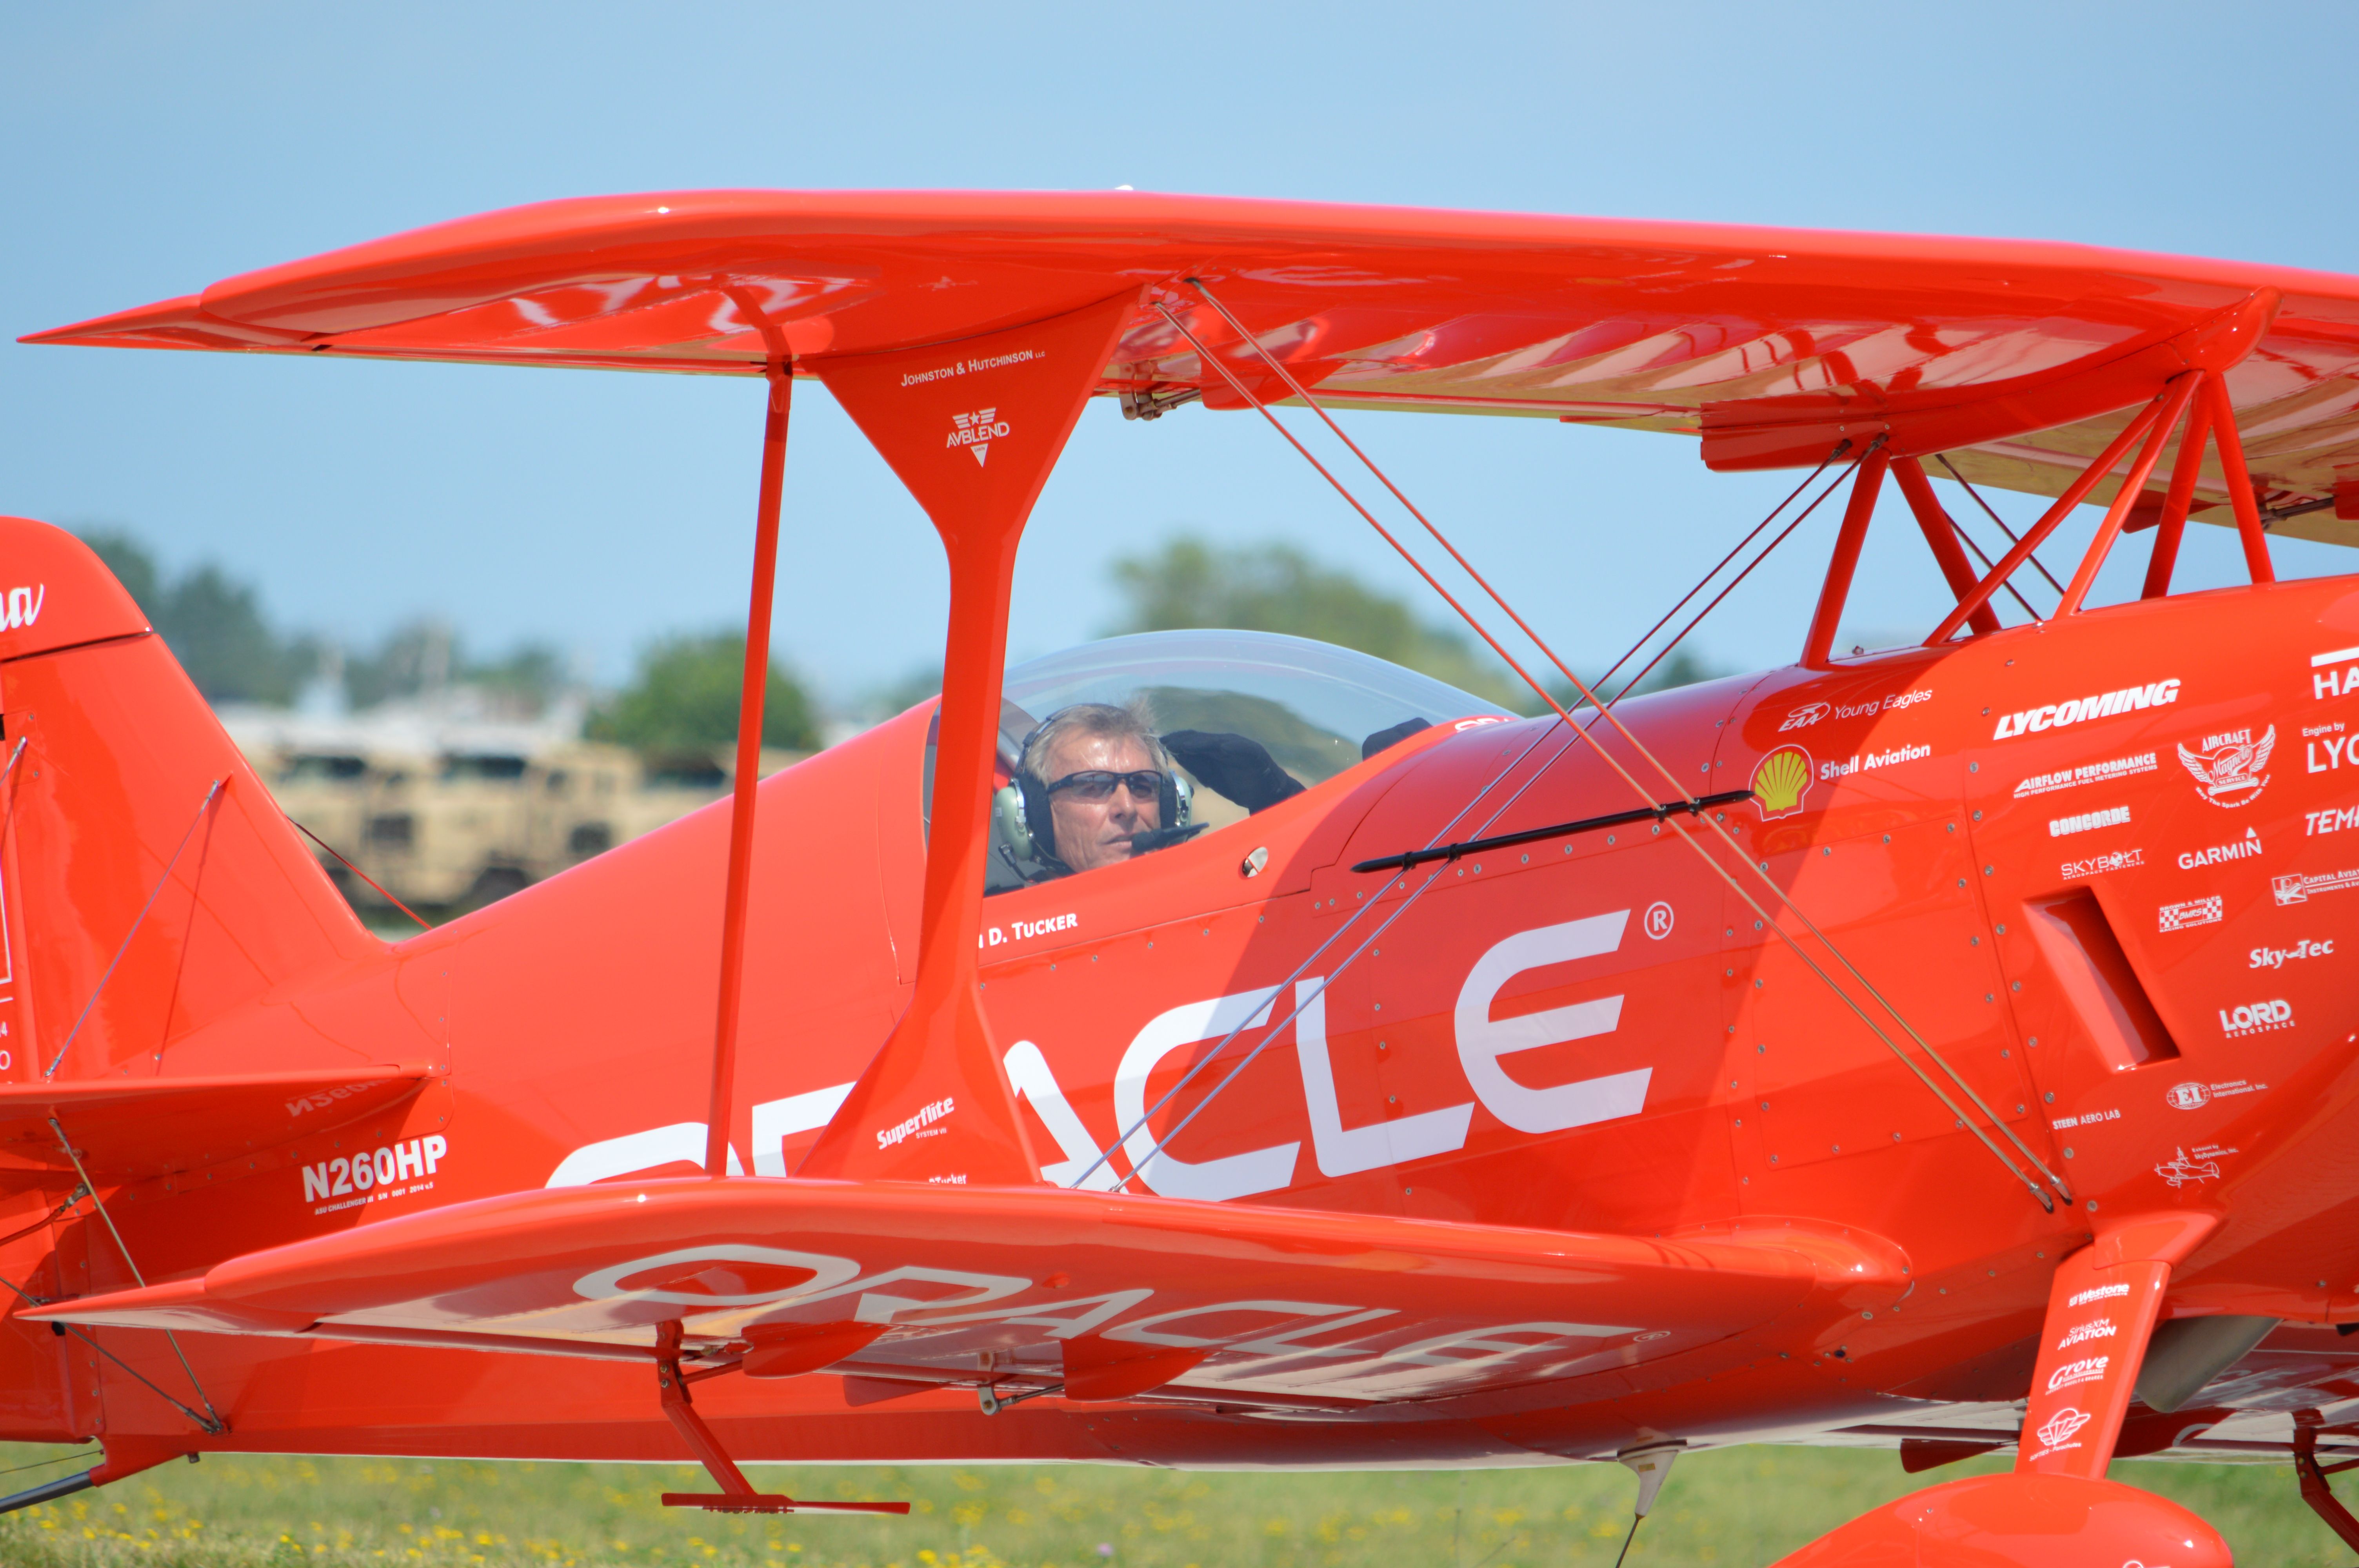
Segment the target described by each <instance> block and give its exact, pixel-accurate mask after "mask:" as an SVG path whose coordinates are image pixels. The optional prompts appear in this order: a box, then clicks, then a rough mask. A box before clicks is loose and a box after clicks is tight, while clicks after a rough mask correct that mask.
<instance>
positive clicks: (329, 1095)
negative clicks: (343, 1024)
mask: <svg viewBox="0 0 2359 1568" xmlns="http://www.w3.org/2000/svg"><path fill="white" fill-rule="evenodd" d="M5 1033H7V1031H6V1030H5V1028H0V1034H5ZM384 1082H385V1080H384V1079H383V1078H375V1079H372V1080H371V1081H370V1082H368V1083H365V1084H338V1085H337V1086H336V1087H334V1088H332V1089H321V1090H318V1091H317V1092H315V1093H312V1094H308V1095H304V1096H303V1097H301V1098H299V1099H290V1100H288V1102H287V1114H288V1116H294V1117H300V1116H308V1115H310V1113H311V1112H312V1111H315V1110H325V1109H327V1108H329V1107H330V1106H332V1105H333V1104H335V1103H336V1102H337V1101H338V1100H340V1099H347V1098H351V1097H352V1096H353V1095H358V1094H366V1093H367V1092H368V1091H369V1090H371V1089H373V1088H375V1087H379V1086H380V1085H382V1084H383V1083H384Z"/></svg>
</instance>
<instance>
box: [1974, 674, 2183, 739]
mask: <svg viewBox="0 0 2359 1568" xmlns="http://www.w3.org/2000/svg"><path fill="white" fill-rule="evenodd" d="M2178 700H2179V679H2178V677H2177V676H2172V677H2171V678H2170V679H2169V680H2158V681H2156V682H2154V683H2153V684H2152V685H2150V686H2125V687H2122V689H2121V690H2119V691H2109V692H2105V693H2104V694H2103V695H2101V696H2097V697H2073V698H2071V700H2070V701H2066V702H2051V703H2049V705H2048V706H2047V707H2045V708H2025V709H2024V710H2023V711H2022V712H2020V713H2005V714H2001V715H2000V716H1999V721H1998V728H1997V729H1995V730H1993V731H1992V732H1991V739H1992V740H1994V741H2011V740H2013V739H2014V738H2015V737H2017V735H2036V734H2038V733H2039V731H2041V730H2061V729H2063V728H2064V727H2065V726H2066V725H2068V724H2081V723H2084V722H2086V721H2087V720H2089V719H2111V718H2112V717H2114V715H2115V714H2117V713H2134V712H2136V711H2137V710H2138V709H2140V708H2162V707H2167V706H2168V705H2169V704H2171V703H2174V702H2177V701H2178Z"/></svg>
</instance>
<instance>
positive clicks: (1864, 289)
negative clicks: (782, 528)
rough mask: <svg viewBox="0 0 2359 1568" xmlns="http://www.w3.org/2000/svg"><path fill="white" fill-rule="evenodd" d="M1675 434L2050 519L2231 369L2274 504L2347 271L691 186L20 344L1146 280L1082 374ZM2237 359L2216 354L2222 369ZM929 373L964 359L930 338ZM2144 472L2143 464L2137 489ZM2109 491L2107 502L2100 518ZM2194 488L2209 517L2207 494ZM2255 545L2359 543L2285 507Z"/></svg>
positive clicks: (308, 339) (2324, 379) (2312, 470)
mask: <svg viewBox="0 0 2359 1568" xmlns="http://www.w3.org/2000/svg"><path fill="white" fill-rule="evenodd" d="M1191 280H1201V282H1202V283H1204V284H1206V285H1208V286H1209V287H1211V288H1212V290H1214V291H1215V292H1216V293H1217V295H1218V296H1219V297H1220V299H1221V301H1222V302H1223V304H1225V305H1226V306H1227V307H1228V308H1230V309H1231V310H1232V311H1234V313H1235V314H1236V316H1237V317H1238V319H1240V320H1242V321H1243V322H1244V323H1245V326H1246V328H1247V329H1248V330H1250V331H1251V332H1252V333H1253V334H1254V336H1255V338H1256V340H1258V341H1259V342H1260V343H1261V344H1262V346H1263V347H1264V348H1266V350H1267V351H1269V352H1270V353H1271V354H1273V355H1274V356H1276V357H1277V358H1279V359H1281V360H1283V361H1284V362H1287V364H1288V367H1289V368H1290V370H1291V372H1292V373H1294V374H1295V375H1296V376H1297V377H1298V378H1299V380H1301V381H1303V382H1304V383H1306V384H1314V385H1315V386H1316V387H1317V389H1318V391H1319V392H1320V394H1321V395H1322V396H1325V397H1331V398H1333V399H1335V400H1336V401H1338V402H1339V403H1343V404H1349V405H1364V406H1375V407H1386V408H1401V409H1419V408H1425V409H1446V410H1452V411H1459V412H1491V413H1501V414H1519V415H1532V416H1547V417H1556V418H1562V419H1568V420H1576V421H1581V422H1583V423H1597V424H1612V425H1621V426H1625V427H1633V428H1642V429H1657V430H1675V431H1685V432H1688V433H1690V434H1700V435H1701V437H1702V438H1703V446H1704V456H1705V459H1706V460H1707V461H1709V462H1712V464H1713V465H1714V466H1718V467H1749V466H1765V465H1777V464H1782V463H1797V462H1799V463H1810V462H1816V461H1818V460H1820V459H1821V458H1822V457H1824V456H1825V455H1826V454H1827V452H1828V451H1829V449H1831V448H1832V445H1833V444H1834V442H1835V441H1836V440H1837V439H1838V438H1840V437H1843V436H1846V435H1847V436H1849V437H1851V438H1853V439H1854V443H1855V444H1856V443H1857V442H1859V441H1864V439H1865V438H1867V437H1868V436H1870V435H1872V434H1875V433H1877V432H1882V433H1884V434H1886V436H1887V438H1889V440H1890V441H1891V443H1892V449H1894V450H1896V451H1902V452H1908V453H1919V454H1922V453H1932V452H1948V453H1950V454H1951V456H1952V460H1953V461H1954V462H1955V463H1956V464H1957V466H1958V467H1959V469H1960V470H1962V471H1963V472H1964V473H1966V474H1967V475H1968V476H1969V477H1971V478H1974V479H1978V480H1983V481H1988V482H1990V483H1994V484H1997V485H2002V486H2006V487H2009V488H2013V489H2017V490H2024V491H2030V492H2038V493H2044V494H2055V493H2058V492H2060V491H2061V490H2062V489H2063V488H2064V486H2065V485H2066V484H2067V483H2069V482H2070V481H2071V479H2072V478H2073V477H2074V476H2076V475H2077V474H2078V472H2079V470H2081V469H2082V467H2083V466H2084V465H2085V464H2086V462H2087V461H2088V460H2089V459H2090V458H2091V457H2093V456H2094V455H2095V454H2096V453H2097V452H2098V451H2099V450H2100V449H2102V448H2103V447H2104V444H2105V442H2106V441H2107V440H2108V439H2109V438H2111V437H2112V436H2113V435H2114V433H2115V432H2117V431H2118V430H2119V429H2120V427H2121V424H2122V418H2121V416H2120V415H2119V413H2118V411H2121V410H2125V409H2126V408H2127V407H2128V406H2131V405H2135V404H2138V403H2142V402H2144V401H2145V400H2146V399H2147V397H2148V396H2150V395H2152V394H2153V393H2154V391H2155V390H2156V389H2157V388H2158V387H2159V386H2160V384H2162V382H2163V381H2164V380H2166V379H2167V378H2168V377H2169V376H2170V375H2171V374H2174V373H2177V372H2178V371H2180V370H2181V369H2184V368H2185V367H2186V366H2187V365H2189V364H2190V363H2193V362H2209V361H2208V359H2207V355H2209V354H2210V353H2211V352H2212V351H2213V350H2214V349H2216V347H2217V340H2218V339H2219V338H2220V335H2221V334H2223V333H2227V334H2231V335H2234V334H2240V333H2241V334H2245V337H2244V338H2243V339H2240V343H2241V341H2248V340H2249V336H2250V333H2251V332H2252V331H2253V330H2257V329H2265V335H2263V336H2262V338H2261V341H2259V344H2258V346H2257V348H2256V349H2255V350H2254V351H2252V352H2251V353H2250V354H2249V355H2248V356H2246V357H2245V358H2243V359H2242V361H2241V362H2238V363H2237V364H2236V365H2235V368H2234V370H2233V371H2232V372H2231V373H2230V374H2229V387H2230V393H2231V396H2232V398H2233V400H2234V403H2235V405H2236V407H2237V410H2238V423H2239V426H2240V427H2241V428H2242V429H2243V431H2244V434H2245V452H2246V455H2247V457H2248V459H2249V460H2250V464H2251V468H2252V470H2253V473H2254V475H2255V477H2256V479H2258V480H2260V481H2262V483H2263V485H2264V487H2265V489H2266V490H2267V492H2269V499H2270V500H2271V501H2272V502H2273V503H2284V502H2290V501H2293V500H2297V499H2308V498H2322V497H2325V496H2327V495H2329V494H2331V493H2332V491H2333V487H2334V484H2335V482H2336V470H2338V468H2343V467H2349V466H2351V465H2354V464H2359V281H2355V280H2354V279H2352V278H2349V277H2345V276H2338V275H2334V274H2327V273H2314V272H2305V271H2299V270H2296V269H2291V268H2284V267H2270V266H2262V265H2253V264H2248V263H2230V262H2215V261H2201V260H2190V259H2187V258H2181V257H2172V256H2162V255H2154V254H2143V253H2136V252H2124V251H2108V250H2101V249H2097V248H2095V247H2092V246H2084V245H2068V244H2050V243H2031V242H2023V241H1999V240H1965V239H1933V238H1919V237H1913V236H1895V235H1882V234H1856V233H1835V232H1822V231H1807V230H1788V229H1764V228H1748V227H1738V226H1733V225H1714V224H1701V223H1660V222H1627V221H1617V220H1607V219H1595V218H1557V217H1534V216H1526V215H1516V214H1498V213H1478V212H1449V211H1424V210H1415V209H1400V208H1376V207H1351V206H1332V205H1324V204H1316V203H1308V202H1277V201H1245V200H1224V199H1213V198H1201V197H1180V196H1159V195H1151V194H1146V193H1140V192H1098V193H1073V194H1062V195H1059V194H1039V193H1026V194H1004V193H990V192H967V193H940V192H917V193H911V192H886V193H875V194H868V193H806V192H791V191H756V190H724V191H691V192H680V193H669V194H664V193H659V194H654V195H647V196H624V197H598V198H589V199H583V200H570V201H553V202H546V203H542V204H539V205H537V206H530V207H520V208H515V209H512V210H509V211H501V212H492V213H486V214H484V215H482V216H479V217H474V218H468V219H463V220H461V221H459V222H451V223H443V224H439V225H436V226H434V227H431V228H427V229H420V230H417V231H414V232H410V233H406V234H397V235H395V236H392V237H390V238H387V239H384V240H379V241H375V242H372V243H367V244H363V245H356V246H353V247H352V248H350V249H348V250H342V251H335V252H331V253H329V254H324V255H321V256H316V257H312V258H310V259H309V260H305V261H299V262H293V263H289V264H287V265H280V266H276V267H270V268H266V269H265V270H263V271H260V272H255V273H249V274H246V275H245V276H240V277H233V278H229V279H226V280H224V281H223V282H220V283H216V284H214V285H213V286H212V287H210V288H208V289H206V290H205V291H204V292H203V293H202V294H201V295H192V296H189V297H183V298H179V299H173V300H167V301H164V302H162V303H159V304H157V305H152V306H147V307H145V308H140V309H136V310H130V311H125V312H122V313H120V314H117V315H114V316H108V317H103V318H100V319H95V320H91V321H85V322H82V323H81V324H79V325H76V326H72V327H66V328H61V329H59V330H55V331H51V332H45V333H39V334H36V335H35V336H34V337H32V338H30V339H27V341H37V342H78V343H100V344H114V345H118V346H131V347H147V348H204V349H229V350H240V351H263V352H280V353H320V352H331V351H332V352H335V353H339V354H348V355H349V354H358V355H364V356H381V357H393V358H408V359H440V360H480V361H499V362H512V363H535V364H558V365H598V366H607V367H619V368H634V369H644V370H671V371H724V372H725V371H735V372H751V371H754V370H756V369H757V368H758V366H759V365H760V364H761V362H763V361H764V360H765V359H766V357H769V356H773V355H776V354H778V353H784V352H791V353H792V354H793V355H794V356H795V357H796V358H797V359H798V360H799V361H803V362H807V361H810V360H811V359H813V358H823V357H827V356H832V355H838V354H854V353H863V352H870V351H882V350H886V349H897V348H907V347H910V346H913V345H919V344H925V343H942V344H945V345H949V344H951V343H953V342H955V341H958V340H961V339H964V338H969V337H973V336H976V335H979V334H982V333H984V332H988V331H992V330H997V329H1000V328H1005V327H1009V326H1014V325H1017V324H1020V323H1023V322H1027V321H1036V320H1041V319H1047V318H1049V317H1051V316H1055V315H1059V314H1061V313H1063V312H1066V311H1070V310H1073V309H1076V308H1080V307H1082V306H1084V305H1087V304H1090V303H1093V302H1094V301H1098V300H1103V299H1107V298H1110V297H1114V296H1116V295H1121V294H1125V293H1133V292H1135V291H1136V290H1138V289H1139V287H1140V286H1141V285H1147V286H1150V287H1151V288H1152V289H1154V290H1155V291H1156V293H1157V295H1158V297H1161V298H1163V299H1165V300H1167V301H1168V302H1169V304H1170V305H1171V306H1172V308H1174V309H1175V310H1177V311H1178V312H1180V314H1181V316H1182V317H1183V319H1188V320H1189V322H1190V329H1191V330H1193V331H1195V332H1196V334H1197V336H1198V337H1199V338H1200V339H1201V340H1203V341H1206V342H1207V343H1208V344H1209V345H1210V348H1211V351H1212V356H1213V357H1215V358H1218V359H1221V360H1223V361H1224V362H1226V364H1227V366H1228V372H1229V373H1228V374H1223V373H1222V372H1221V371H1220V370H1219V369H1218V368H1217V367H1215V366H1213V365H1211V364H1207V363H1205V362H1201V361H1200V360H1199V358H1198V357H1197V355H1196V353H1195V352H1194V351H1193V350H1191V349H1190V346H1189V344H1188V343H1187V341H1185V340H1184V339H1182V338H1181V337H1180V335H1179V334H1178V333H1176V332H1175V331H1174V330H1172V329H1171V327H1170V325H1169V323H1168V322H1167V321H1166V320H1165V319H1164V318H1163V317H1162V316H1160V315H1159V314H1157V313H1155V312H1154V311H1153V310H1152V309H1151V308H1148V307H1147V306H1146V305H1144V304H1143V305H1142V306H1141V307H1140V308H1138V309H1137V310H1136V313H1135V314H1134V316H1133V319H1132V322H1131V325H1130V327H1129V328H1128V330H1126V331H1125V333H1124V334H1123V336H1122V338H1121V340H1120V341H1119V344H1118V346H1117V348H1116V351H1115V352H1114V356H1113V358H1112V360H1111V362H1109V363H1108V364H1107V365H1106V366H1105V368H1104V373H1103V378H1102V381H1101V384H1100V390H1101V391H1104V392H1123V393H1131V394H1152V395H1157V396H1158V397H1163V396H1172V395H1179V396H1184V395H1194V394H1196V393H1201V395H1202V396H1203V397H1204V399H1205V401H1206V402H1207V403H1208V404H1211V405H1213V406H1237V404H1238V402H1239V400H1238V398H1237V396H1236V395H1235V394H1234V391H1233V389H1232V387H1231V384H1230V379H1229V376H1230V375H1234V376H1235V377H1236V378H1238V379H1239V380H1240V381H1242V382H1243V383H1245V384H1246V385H1247V386H1248V387H1249V388H1251V389H1253V391H1254V393H1255V395H1256V396H1257V397H1262V398H1266V399H1272V400H1275V399H1277V398H1282V397H1283V396H1284V395H1286V388H1285V386H1284V385H1283V384H1282V383H1280V382H1278V381H1277V378H1276V377H1274V376H1273V375H1271V373H1269V371H1268V369H1267V367H1266V365H1265V364H1264V362H1262V361H1261V359H1260V358H1259V356H1258V355H1257V354H1256V353H1254V352H1253V351H1251V349H1250V348H1249V346H1247V345H1246V344H1245V342H1244V341H1242V340H1241V339H1239V338H1238V337H1237V336H1236V335H1235V334H1234V332H1233V331H1231V330H1229V329H1228V327H1227V326H1226V325H1225V324H1224V323H1223V320H1222V319H1221V318H1220V317H1219V316H1218V315H1217V314H1216V313H1215V312H1214V311H1213V310H1212V308H1210V306H1209V304H1208V303H1207V301H1206V300H1205V298H1204V297H1202V296H1201V295H1200V294H1199V293H1198V292H1197V291H1196V289H1195V288H1194V287H1192V286H1191ZM2229 357H2231V358H2233V357H2234V356H2229ZM944 358H945V363H946V364H947V363H951V362H954V361H955V358H956V356H955V353H954V352H952V351H951V350H950V349H949V348H948V347H947V346H946V347H945V350H944ZM2161 471H2163V472H2168V471H2169V468H2168V465H2167V463H2166V465H2165V467H2164V468H2163V470H2161ZM2111 482H2112V481H2107V482H2106V484H2105V485H2103V486H2101V487H2100V488H2099V490H2098V492H2097V499H2099V500H2104V499H2108V498H2109V497H2110V494H2111V489H2110V486H2111ZM2225 496H2226V490H2225V486H2224V481H2223V478H2222V476H2221V474H2220V473H2219V471H2218V470H2217V468H2216V463H2215V466H2213V467H2211V468H2207V469H2206V470H2204V473H2203V476H2202V479H2201V483H2200V485H2199V489H2198V504H2199V506H2205V507H2216V506H2220V505H2223V504H2224V503H2225ZM2275 531H2277V532H2280V533H2289V534H2294V535H2301V536H2305V537H2319V538H2328V539H2333V540H2336V541H2339V542H2344V543H2350V542H2359V522H2342V521H2338V520H2337V519H2335V518H2334V517H2333V516H2332V515H2331V514H2319V513H2311V514H2305V515H2302V516H2299V517H2290V518H2281V519H2279V520H2278V521H2277V523H2276V524H2275Z"/></svg>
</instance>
